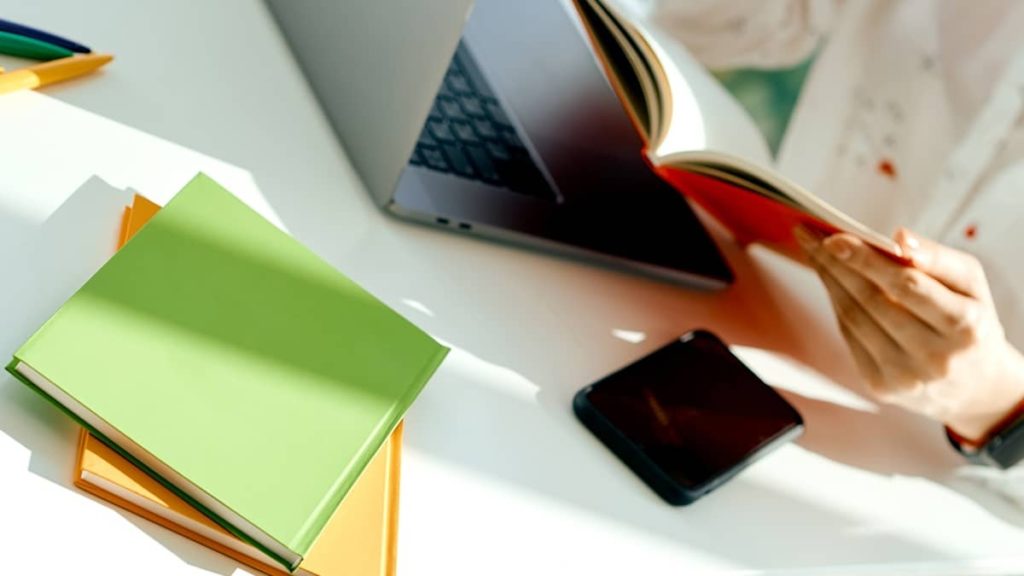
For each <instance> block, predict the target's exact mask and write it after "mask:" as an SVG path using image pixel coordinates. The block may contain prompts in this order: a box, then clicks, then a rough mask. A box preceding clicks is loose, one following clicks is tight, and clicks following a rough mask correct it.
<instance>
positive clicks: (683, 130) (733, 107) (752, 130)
mask: <svg viewBox="0 0 1024 576" xmlns="http://www.w3.org/2000/svg"><path fill="white" fill-rule="evenodd" d="M603 3H604V4H605V5H606V6H607V7H608V11H609V13H610V14H612V15H613V16H614V17H615V18H616V19H617V20H619V21H620V22H621V23H622V26H623V28H624V29H625V30H626V31H627V33H629V35H630V36H632V37H633V38H634V39H635V40H636V41H637V44H641V45H643V46H644V48H646V49H647V50H648V51H649V52H648V56H647V59H648V60H649V61H650V63H651V64H652V65H653V66H654V67H655V68H656V70H655V78H656V80H657V81H658V83H659V91H660V92H661V93H662V94H663V98H664V99H665V115H666V118H664V120H663V121H664V128H663V130H662V131H661V133H660V134H659V135H658V137H657V138H652V141H651V146H650V150H649V151H648V155H649V156H650V157H651V160H652V162H654V163H655V164H658V163H659V160H658V159H659V158H661V157H663V156H668V155H671V154H676V153H680V152H688V151H714V152H718V153H724V154H727V155H730V156H735V157H739V158H743V159H745V160H747V161H748V162H752V163H754V164H756V165H758V166H762V167H764V168H767V169H770V168H771V167H772V164H773V161H772V156H771V152H770V150H769V147H768V144H767V142H766V140H765V137H764V135H763V134H762V133H761V131H760V129H758V127H757V124H756V123H755V122H754V121H753V119H751V117H750V115H749V114H748V113H747V111H746V110H745V109H744V108H743V106H741V105H740V103H739V102H738V101H737V100H736V98H734V97H733V96H732V94H730V93H729V91H728V90H726V89H725V87H723V86H722V84H721V83H720V82H718V80H716V79H715V77H714V76H713V75H712V74H711V73H710V72H709V71H708V70H707V69H706V68H705V67H704V66H703V64H701V63H700V62H698V61H697V60H696V59H695V58H694V57H693V56H692V55H691V54H690V53H689V51H688V50H687V49H686V47H685V46H683V45H682V43H680V42H679V41H678V40H676V39H675V38H673V37H672V35H671V34H670V33H669V32H668V31H666V30H665V29H664V28H662V27H661V26H659V25H658V23H657V22H652V21H650V20H649V19H648V18H647V17H646V16H644V15H643V14H640V13H639V12H637V11H634V10H630V9H629V7H628V5H626V4H623V3H619V2H615V1H614V0H604V2H603Z"/></svg>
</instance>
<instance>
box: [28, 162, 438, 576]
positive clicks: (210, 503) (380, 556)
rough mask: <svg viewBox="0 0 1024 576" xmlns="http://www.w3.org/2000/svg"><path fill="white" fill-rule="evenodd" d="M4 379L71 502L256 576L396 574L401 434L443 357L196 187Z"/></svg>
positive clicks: (140, 225)
mask: <svg viewBox="0 0 1024 576" xmlns="http://www.w3.org/2000/svg"><path fill="white" fill-rule="evenodd" d="M121 242H122V244H123V246H122V247H121V248H120V249H119V251H118V252H117V253H116V254H115V255H114V256H113V257H112V258H111V259H110V260H109V262H107V264H106V265H104V266H103V267H102V268H101V269H100V270H99V272H97V273H96V274H95V275H94V276H93V277H92V278H91V279H90V280H89V281H88V282H86V284H85V285H84V286H82V288H81V289H80V290H79V291H78V292H77V293H76V294H75V295H74V296H73V297H72V298H71V299H70V300H68V301H67V302H66V303H65V304H64V305H63V306H62V307H61V308H60V309H59V310H58V311H57V312H56V313H55V314H54V315H53V316H52V317H51V318H50V319H49V320H48V321H47V322H46V323H45V324H44V325H43V326H42V327H41V328H40V329H39V330H38V331H37V332H36V333H35V334H34V335H33V336H32V337H31V338H30V339H29V340H28V341H27V342H26V343H25V344H24V345H23V346H22V347H21V348H20V349H19V350H18V351H17V352H16V353H15V355H14V359H13V360H12V361H11V363H10V364H9V365H8V370H9V371H10V372H11V373H12V374H13V375H14V376H15V377H16V378H18V379H19V380H21V381H22V382H24V383H25V384H26V385H28V386H30V387H31V388H33V389H35V390H37V391H38V392H40V393H41V394H43V395H44V397H46V398H48V399H49V400H51V401H53V402H54V403H55V404H56V405H57V406H58V407H60V408H61V409H62V410H64V411H65V412H67V413H68V414H69V415H70V416H72V417H73V418H75V419H76V420H78V421H79V422H80V423H82V424H83V425H84V427H85V430H83V432H82V435H81V438H80V442H79V450H78V464H77V466H76V471H77V474H76V477H75V484H76V485H78V486H79V487H81V488H82V489H84V490H86V491H88V492H90V493H92V494H94V495H96V496H98V497H100V498H102V499H104V500H107V501H109V502H112V503H114V504H117V505H119V506H122V507H124V508H126V509H128V510H131V511H132V512H135V513H137V514H139V515H141V516H144V517H146V518H148V519H150V520H152V521H154V522H157V523H159V524H161V525H163V526H165V527H167V528H169V529H171V530H174V531H175V532H178V533H180V534H182V535H185V536H187V537H189V538H191V539H193V540H195V541H197V542H199V543H202V544H204V545H206V546H208V547H210V548H212V549H214V550H217V551H219V552H221V553H223V554H226V555H228V556H231V557H232V558H235V559H236V560H238V561H240V562H242V563H244V564H246V565H248V566H250V567H252V568H254V569H257V570H260V571H262V572H266V573H270V574H287V573H300V574H315V575H318V576H326V575H330V574H393V573H394V567H395V545H396V541H395V534H396V522H397V504H398V502H397V497H398V478H399V463H400V453H401V436H402V425H401V421H402V417H403V415H404V413H405V411H406V410H407V409H408V407H409V406H410V405H411V403H412V402H413V400H414V399H415V398H416V396H417V395H418V394H419V392H420V391H421V390H422V388H423V386H424V385H425V383H426V381H427V380H428V379H429V378H430V376H431V375H432V374H433V372H434V371H435V370H436V368H437V367H438V365H439V364H440V362H441V361H442V359H443V358H444V356H445V354H446V353H447V349H446V348H444V347H443V346H441V345H440V344H438V343H437V342H436V341H434V340H433V339H432V338H430V337H429V336H428V335H427V334H425V333H423V332H422V331H420V330H419V329H418V328H416V327H415V326H413V325H412V324H410V323H409V322H408V321H406V320H405V319H404V318H402V317H401V316H400V315H398V314H397V313H395V312H394V311H392V310H390V309H389V308H388V307H387V306H385V305H384V304H383V303H381V302H379V301H378V300H376V299H375V298H373V297H372V296H371V295H369V294H368V293H366V292H365V291H363V290H362V289H361V288H359V287H358V286H356V285H355V284H354V283H353V282H352V281H350V280H348V279H347V278H345V277H344V276H343V275H341V274H340V273H339V272H337V271H336V270H335V269H334V268H333V267H331V266H330V265H329V264H327V263H325V262H323V261H322V260H320V259H319V258H318V257H316V256H315V255H314V254H312V253H311V252H310V251H309V250H307V249H306V248H304V247H303V246H302V245H301V244H299V243H298V242H297V241H295V240H294V239H292V238H291V237H289V236H288V235H287V234H285V233H284V232H282V231H280V230H278V229H277V228H276V227H274V226H273V225H272V224H270V223H269V222H267V221H266V220H264V219H263V218H261V217H260V216H259V215H257V214H256V213H255V212H253V211H251V210H250V209H249V208H248V207H246V206H245V205H244V204H243V203H241V202H240V201H238V200H237V199H235V198H234V196H232V195H231V194H230V193H229V192H227V191H226V190H224V189H223V188H221V187H220V186H219V185H217V184H216V183H215V182H213V181H212V180H211V179H209V178H208V177H206V176H203V175H199V176H197V177H196V178H195V179H194V180H193V181H192V182H190V183H189V184H188V185H187V186H186V187H185V188H184V189H182V190H181V192H179V193H178V195H177V196H176V197H175V198H174V199H173V200H171V202H169V203H168V204H167V206H166V207H164V208H162V209H161V208H158V207H157V206H155V205H154V204H152V203H151V202H149V201H148V200H146V199H144V198H142V197H136V198H135V200H134V202H133V205H132V206H131V207H129V208H128V209H126V211H125V217H124V221H123V226H122V233H121Z"/></svg>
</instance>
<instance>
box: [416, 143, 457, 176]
mask: <svg viewBox="0 0 1024 576" xmlns="http://www.w3.org/2000/svg"><path fill="white" fill-rule="evenodd" d="M419 151H420V153H422V155H423V162H424V163H425V164H426V165H427V166H430V167H431V168H433V169H434V170H440V171H441V172H448V171H449V170H450V168H449V167H448V161H447V160H445V158H444V154H442V153H441V150H440V149H438V148H434V147H428V146H422V147H420V149H419Z"/></svg>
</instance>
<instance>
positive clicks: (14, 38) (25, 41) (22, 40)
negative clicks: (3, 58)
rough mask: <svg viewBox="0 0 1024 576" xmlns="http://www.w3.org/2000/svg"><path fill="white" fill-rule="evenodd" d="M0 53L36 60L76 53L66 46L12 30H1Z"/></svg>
mask: <svg viewBox="0 0 1024 576" xmlns="http://www.w3.org/2000/svg"><path fill="white" fill-rule="evenodd" d="M0 54H8V55H10V56H18V57H21V58H32V59H34V60H56V59H57V58H67V57H68V56H73V55H74V53H73V52H72V51H71V50H68V49H66V48H61V47H60V46H54V45H53V44H50V43H49V42H43V41H42V40H36V39H34V38H27V37H25V36H22V35H20V34H11V33H10V32H0Z"/></svg>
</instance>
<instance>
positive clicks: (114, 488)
mask: <svg viewBox="0 0 1024 576" xmlns="http://www.w3.org/2000/svg"><path fill="white" fill-rule="evenodd" d="M158 210H159V206H157V205H156V204H153V203H152V202H150V201H149V200H147V199H146V198H143V197H142V196H136V197H135V199H134V201H133V204H132V206H131V207H130V208H126V209H125V214H124V217H123V219H122V227H121V244H122V245H123V244H124V242H126V241H127V240H128V239H130V238H131V237H132V235H134V234H135V233H136V232H138V231H139V229H141V228H142V226H144V225H145V223H146V222H147V221H148V220H149V218H150V217H152V216H153V215H154V214H155V213H156V212H157V211H158ZM402 428H403V426H402V424H399V425H398V427H397V428H396V429H395V431H394V432H393V433H392V434H391V436H390V438H389V439H388V440H387V442H385V443H384V445H383V446H382V447H381V449H380V451H379V452H378V453H377V455H376V456H375V457H374V459H373V460H372V461H371V462H370V464H369V465H368V466H367V467H366V469H365V470H364V471H363V473H362V475H361V476H360V477H359V480H358V481H357V482H356V484H355V485H354V486H353V487H352V489H351V490H350V491H349V493H348V495H347V496H346V497H345V499H344V500H343V501H342V503H341V505H340V506H338V509H337V510H335V512H334V515H333V516H332V517H331V519H330V521H329V522H328V523H327V526H326V527H325V528H324V530H323V532H321V534H320V536H319V537H318V539H317V541H316V543H315V544H314V545H313V548H312V550H311V551H310V552H309V554H308V555H307V556H306V557H305V558H304V559H303V561H302V564H301V565H300V566H299V568H298V570H297V571H296V572H295V573H296V574H302V575H308V576H333V575H342V574H344V575H348V574H353V575H356V574H358V575H364V574H365V575H382V576H393V575H394V573H395V560H396V551H397V548H396V544H397V536H398V533H397V529H398V486H399V472H400V467H401V447H402ZM74 483H75V486H77V487H79V488H81V489H82V490H85V491H86V492H89V493H90V494H93V495H94V496H96V497H98V498H101V499H103V500H106V501H107V502H110V503H112V504H115V505H117V506H120V507H122V508H124V509H126V510H129V511H131V512H133V513H135V514H138V515H139V516H142V517H143V518H146V519H148V520H150V521H152V522H155V523H157V524H160V525H161V526H163V527H165V528H167V529H168V530H171V531H173V532H176V533H178V534H181V535H182V536H185V537H186V538H189V539H191V540H194V541H196V542H198V543H200V544H202V545H204V546H206V547H208V548H210V549H212V550H216V551H217V552H220V553H221V554H224V555H226V556H229V557H231V558H233V559H235V560H237V561H238V562H240V563H242V564H245V565H246V566H248V567H250V568H253V569H255V570H258V571H260V572H264V573H266V574H273V575H285V574H287V573H286V572H284V571H282V570H281V569H280V568H279V567H278V566H279V565H278V564H277V563H276V562H275V561H274V560H272V559H270V558H269V557H267V556H266V555H265V554H264V553H263V552H261V551H260V550H259V549H257V548H256V547H254V546H251V545H250V544H248V543H246V542H244V541H242V540H240V539H238V538H236V537H235V536H234V535H232V534H231V533H230V532H228V531H227V530H225V529H224V528H222V527H221V526H220V525H218V524H217V523H216V522H214V521H212V520H210V519H209V518H207V517H206V516H204V515H203V514H201V513H200V512H198V511H197V510H196V509H195V508H193V507H191V506H189V504H188V503H187V502H185V501H184V500H182V499H181V498H179V497H178V496H176V495H175V494H174V493H173V492H171V491H170V490H168V489H167V488H166V487H164V486H163V485H162V484H160V483H159V482H157V481H156V480H154V479H153V478H151V477H150V476H148V475H147V474H145V473H144V472H142V471H141V470H139V469H138V468H136V467H135V466H134V465H133V464H131V463H130V462H129V461H128V460H127V459H125V458H124V457H122V456H121V455H119V454H118V453H117V452H115V451H113V450H112V449H111V448H109V447H107V446H106V445H105V444H103V443H102V442H100V441H99V440H98V439H97V438H96V437H94V436H93V435H91V434H90V433H89V432H88V431H87V430H84V429H83V430H82V433H81V436H80V438H79V443H78V454H77V461H76V465H75V478H74Z"/></svg>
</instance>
